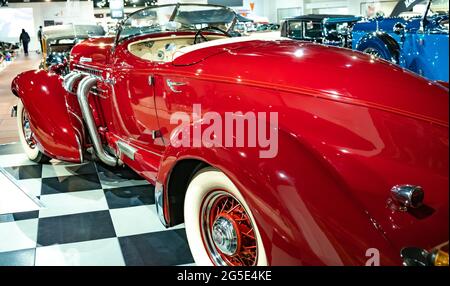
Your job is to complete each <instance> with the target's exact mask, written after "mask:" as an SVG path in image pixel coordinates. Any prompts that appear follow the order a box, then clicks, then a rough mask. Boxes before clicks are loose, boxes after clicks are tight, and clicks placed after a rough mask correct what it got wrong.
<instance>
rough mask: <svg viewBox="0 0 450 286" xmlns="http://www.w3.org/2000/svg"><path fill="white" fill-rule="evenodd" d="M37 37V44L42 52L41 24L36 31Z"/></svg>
mask: <svg viewBox="0 0 450 286" xmlns="http://www.w3.org/2000/svg"><path fill="white" fill-rule="evenodd" d="M37 38H38V41H39V44H40V45H41V53H43V52H44V49H43V47H42V26H39V30H38V32H37Z"/></svg>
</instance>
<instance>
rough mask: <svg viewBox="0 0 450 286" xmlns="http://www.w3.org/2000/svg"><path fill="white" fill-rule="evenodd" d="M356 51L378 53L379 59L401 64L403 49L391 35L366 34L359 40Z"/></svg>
mask: <svg viewBox="0 0 450 286" xmlns="http://www.w3.org/2000/svg"><path fill="white" fill-rule="evenodd" d="M356 50H358V51H360V52H366V53H369V54H370V52H368V51H369V50H374V51H376V52H377V53H378V54H379V55H378V57H380V58H382V59H384V60H387V61H389V62H392V63H395V64H399V62H400V50H401V47H400V45H399V44H398V42H397V41H396V40H395V39H394V38H392V37H391V36H390V35H389V34H387V33H383V32H377V33H370V34H366V35H365V36H364V37H362V38H361V40H359V42H358V44H357V45H356Z"/></svg>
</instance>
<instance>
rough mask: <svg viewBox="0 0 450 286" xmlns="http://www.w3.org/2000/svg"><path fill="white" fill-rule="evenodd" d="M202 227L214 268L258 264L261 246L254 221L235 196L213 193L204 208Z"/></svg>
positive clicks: (217, 191)
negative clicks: (258, 242)
mask: <svg viewBox="0 0 450 286" xmlns="http://www.w3.org/2000/svg"><path fill="white" fill-rule="evenodd" d="M200 224H201V229H202V230H203V231H202V232H203V233H202V236H203V237H202V238H203V242H204V243H205V247H206V249H208V253H209V255H210V258H211V261H212V262H213V264H215V265H219V266H255V265H256V264H257V259H258V244H257V241H256V235H255V230H254V226H253V223H252V220H251V218H250V216H249V215H248V212H247V211H246V210H245V208H244V206H243V205H242V204H241V203H240V202H239V201H238V200H237V199H236V198H235V197H234V196H232V195H231V194H229V193H228V192H225V191H222V190H215V191H212V192H210V193H209V194H208V195H207V196H206V197H205V198H204V200H203V203H202V206H201V216H200Z"/></svg>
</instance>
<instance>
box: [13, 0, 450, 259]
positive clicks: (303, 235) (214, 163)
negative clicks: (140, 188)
mask: <svg viewBox="0 0 450 286" xmlns="http://www.w3.org/2000/svg"><path fill="white" fill-rule="evenodd" d="M235 18H236V14H235V13H234V12H233V11H232V10H230V9H228V8H225V7H220V6H212V5H194V4H182V5H180V4H178V5H177V4H175V5H163V6H154V7H150V8H145V9H143V10H140V11H138V12H136V13H133V14H131V15H130V16H129V18H128V19H126V20H125V21H123V22H122V23H121V25H120V26H119V28H118V31H117V35H116V37H102V38H97V39H89V40H86V41H84V42H82V43H80V44H77V45H76V46H75V47H74V48H73V49H72V51H71V55H70V59H69V61H68V65H69V68H70V73H69V74H67V75H64V76H63V75H61V74H58V71H59V70H61V69H59V68H57V67H56V68H54V69H53V68H50V69H49V71H44V70H35V71H28V72H24V73H22V74H20V75H18V76H17V77H16V78H15V79H14V81H13V83H12V92H13V93H14V94H15V95H16V96H17V97H18V98H19V99H20V100H19V104H18V108H17V111H18V124H19V127H20V131H21V132H20V138H21V142H22V143H23V145H24V148H25V150H26V152H27V154H28V155H29V158H30V159H31V160H34V161H36V162H41V163H44V162H47V161H48V160H49V158H56V159H59V160H64V161H69V162H77V163H81V162H84V161H85V160H88V159H95V160H99V161H101V162H103V163H104V164H107V165H110V166H119V167H120V166H128V167H130V168H132V169H133V170H134V171H136V172H137V173H139V174H140V175H142V176H143V177H144V178H146V179H147V180H148V181H150V182H151V183H153V184H155V186H156V188H155V198H156V204H157V209H158V214H159V216H160V219H161V221H162V222H163V223H164V224H165V225H166V226H168V227H169V226H175V225H178V224H182V223H185V226H186V233H187V237H188V241H189V245H190V248H191V251H192V254H193V257H194V259H195V261H196V263H197V264H200V265H246V266H247V265H362V266H363V265H378V264H381V265H402V264H407V265H430V264H433V265H440V264H445V263H446V262H445V261H447V263H448V255H447V254H446V251H447V252H448V240H449V238H448V234H449V209H448V202H449V196H448V194H449V182H448V172H449V168H448V166H449V161H448V158H449V139H448V132H449V130H448V122H449V96H448V92H449V90H448V85H447V84H445V83H437V82H431V81H428V80H426V79H424V78H422V77H419V76H417V75H414V74H412V73H410V72H408V71H406V70H403V69H401V68H399V67H397V66H395V65H393V64H391V63H388V62H386V61H383V60H379V59H375V58H373V57H371V56H369V55H366V54H362V53H359V52H354V51H349V50H345V49H340V48H334V47H326V46H322V45H318V44H314V43H307V42H297V41H291V40H289V39H281V38H279V39H257V38H252V37H251V38H244V37H242V38H232V37H230V34H229V32H228V31H230V30H231V29H232V26H233V25H234V24H235V22H236V20H235ZM207 114H209V116H206V115H207ZM211 115H212V116H211ZM252 115H254V116H252ZM272 115H273V116H272ZM256 116H257V118H256ZM213 117H214V120H211V118H213ZM221 118H222V119H223V121H222V122H220V121H221V120H220V119H221ZM230 118H231V123H232V126H233V124H235V125H236V126H238V124H239V123H242V122H244V123H246V124H247V125H245V126H247V127H245V128H244V130H240V131H239V132H234V133H233V132H232V133H231V135H230V133H227V132H226V131H223V129H222V128H220V127H222V125H226V123H229V119H230ZM256 119H257V122H258V126H257V127H258V128H254V127H255V125H253V127H252V124H253V123H255V122H256V121H255V120H256ZM180 121H181V124H180ZM269 121H270V122H269ZM266 123H267V125H266ZM213 125H214V126H215V129H214V130H215V132H210V133H208V136H203V137H202V141H203V140H204V139H205V138H206V141H208V140H209V141H208V142H206V144H198V143H199V142H195V141H196V140H197V139H198V138H196V136H195V134H196V132H200V131H202V130H209V131H211V130H210V129H207V128H209V127H211V126H213ZM261 126H262V127H261ZM218 127H219V128H218ZM205 128H206V129H205ZM226 128H227V126H225V129H226ZM200 129H201V130H200ZM232 129H233V128H232ZM256 129H257V130H258V132H257V133H258V139H261V138H263V139H264V138H265V139H267V135H271V136H272V135H274V137H273V138H272V139H276V140H275V141H271V143H273V145H272V144H261V146H257V145H255V142H256V141H255V138H254V136H255V134H256V133H255V132H254V131H255V130H256ZM199 130H200V131H199ZM236 130H238V128H237V127H236ZM228 131H229V130H228ZM191 132H192V133H193V134H194V136H190V137H188V138H187V139H186V138H185V137H184V136H185V135H186V134H188V135H190V134H192V133H191ZM205 132H206V131H205ZM222 135H223V136H224V137H222ZM243 135H244V137H242V136H243ZM264 135H265V136H264ZM191 137H192V138H191ZM180 138H182V139H183V140H184V141H183V144H173V143H174V142H175V143H176V142H179V141H177V139H180ZM208 138H209V139H208ZM219 139H223V140H225V141H226V143H233V142H234V143H236V141H239V142H237V144H234V145H233V144H226V143H223V144H220V140H219ZM242 139H244V140H242ZM180 140H181V139H180ZM263 141H264V140H258V142H260V143H261V142H263ZM184 143H186V144H184ZM200 143H202V142H200ZM242 143H244V144H242ZM266 143H267V142H266ZM269 149H270V150H269ZM264 152H268V154H264ZM446 259H447V260H446Z"/></svg>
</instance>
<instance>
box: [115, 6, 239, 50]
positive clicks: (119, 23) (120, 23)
mask: <svg viewBox="0 0 450 286" xmlns="http://www.w3.org/2000/svg"><path fill="white" fill-rule="evenodd" d="M171 6H172V7H174V10H173V13H172V16H171V17H170V21H173V19H174V18H175V17H176V15H177V14H178V13H177V12H178V10H179V8H180V7H182V6H199V7H212V8H223V9H226V10H228V11H230V12H232V13H233V14H234V18H233V21H232V22H231V25H230V27H229V28H228V30H227V32H230V31H232V30H233V28H234V26H235V25H236V23H237V18H238V16H237V13H236V12H235V11H234V10H233V9H231V8H229V7H226V6H222V5H214V4H203V3H199V4H196V3H176V4H163V5H154V6H149V7H146V8H143V9H140V10H137V11H135V12H133V13H131V14H130V15H128V17H127V18H125V19H123V20H121V21H120V22H118V23H117V31H116V36H115V41H114V48H115V47H116V46H117V45H119V44H120V43H121V42H124V41H126V40H129V39H132V38H135V37H139V36H142V35H145V34H137V35H130V36H127V37H125V38H123V39H120V34H121V32H122V30H123V29H122V27H123V25H124V24H125V22H126V21H128V19H130V18H131V17H133V15H135V14H137V13H140V12H142V11H144V10H150V9H158V8H164V7H171ZM192 31H198V30H197V29H193V30H192Z"/></svg>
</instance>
